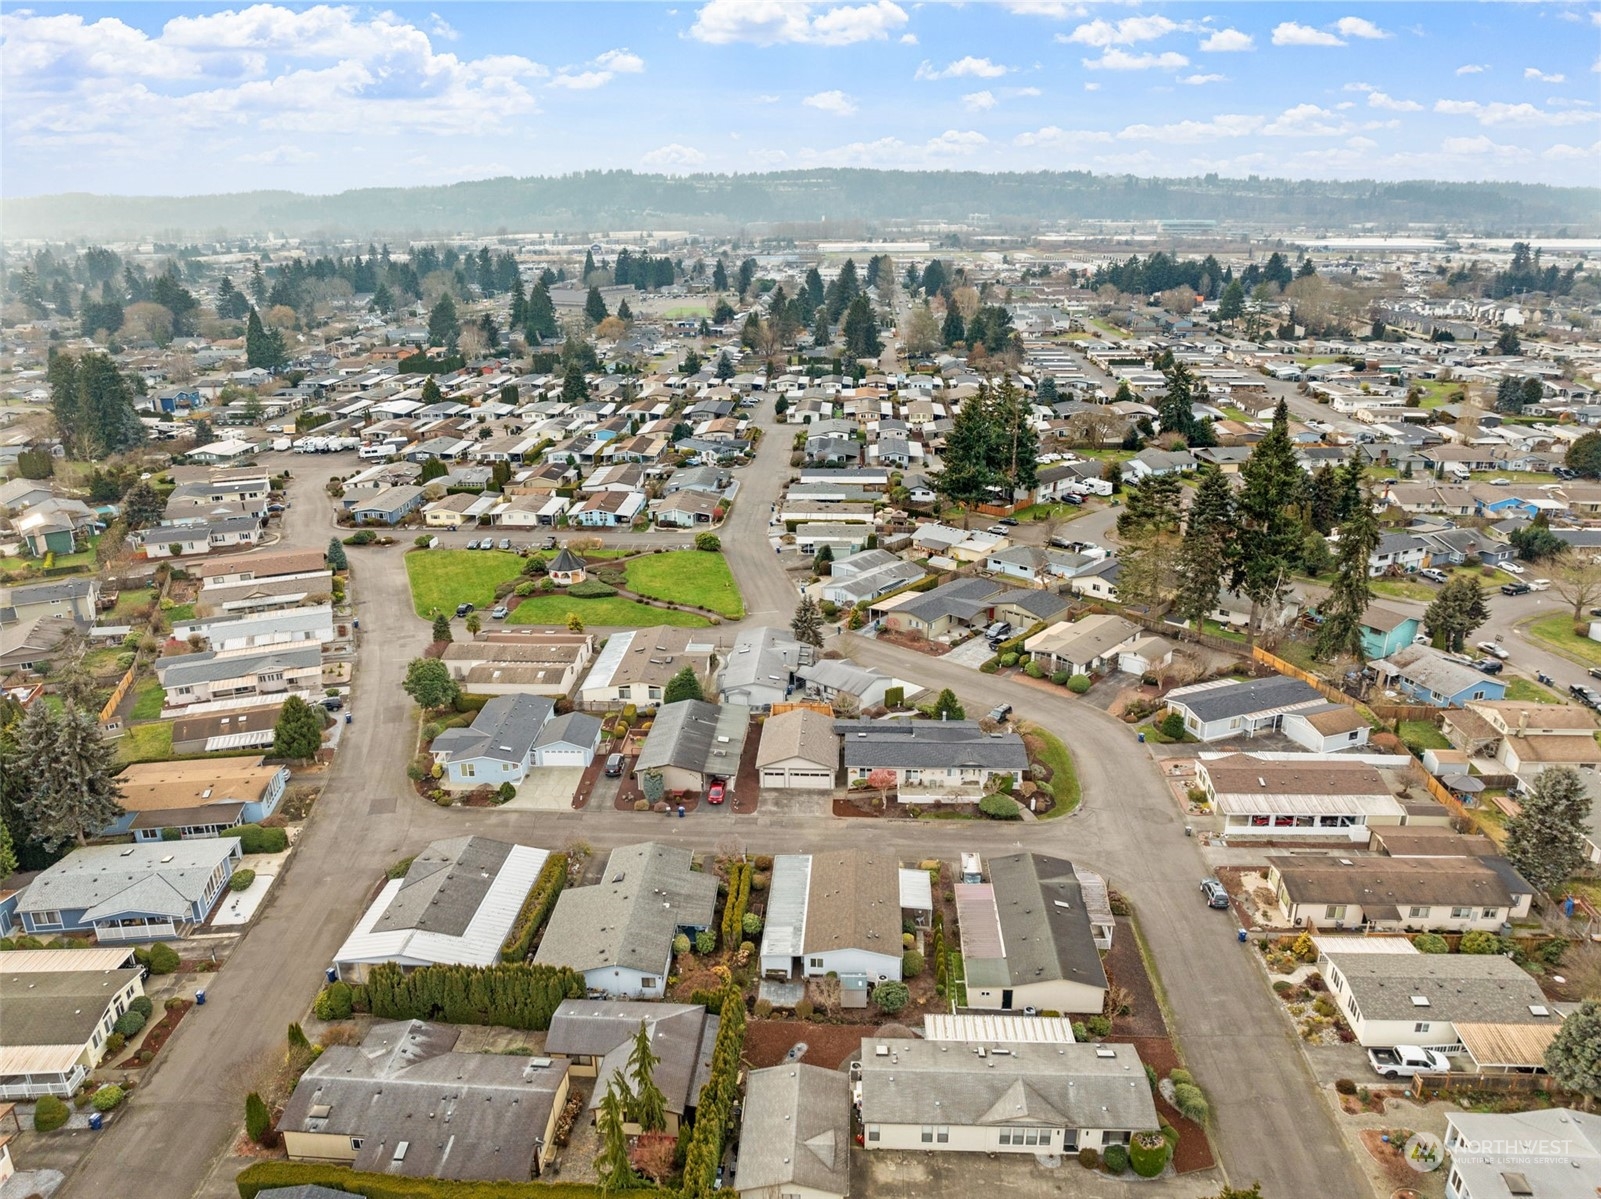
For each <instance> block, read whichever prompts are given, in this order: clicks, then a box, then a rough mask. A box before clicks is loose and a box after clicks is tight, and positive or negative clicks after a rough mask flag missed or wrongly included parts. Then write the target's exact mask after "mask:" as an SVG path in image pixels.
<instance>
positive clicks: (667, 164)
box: [639, 142, 706, 170]
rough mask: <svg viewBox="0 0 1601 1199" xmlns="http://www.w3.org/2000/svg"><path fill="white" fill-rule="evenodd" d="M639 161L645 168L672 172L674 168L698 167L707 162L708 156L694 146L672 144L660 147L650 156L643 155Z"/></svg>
mask: <svg viewBox="0 0 1601 1199" xmlns="http://www.w3.org/2000/svg"><path fill="white" fill-rule="evenodd" d="M639 161H640V164H641V165H643V166H647V167H656V168H658V169H664V168H665V169H669V170H670V169H671V168H673V167H698V166H700V165H701V164H702V163H703V162H705V161H706V155H705V154H703V153H701V152H700V151H699V150H697V149H695V147H694V146H684V145H680V144H679V143H678V142H672V143H670V144H668V145H665V146H659V147H657V148H656V149H654V150H652V151H650V153H648V154H642V155H641V156H640V159H639Z"/></svg>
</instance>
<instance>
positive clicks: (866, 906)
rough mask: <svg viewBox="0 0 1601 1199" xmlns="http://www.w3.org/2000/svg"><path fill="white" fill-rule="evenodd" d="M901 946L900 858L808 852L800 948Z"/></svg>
mask: <svg viewBox="0 0 1601 1199" xmlns="http://www.w3.org/2000/svg"><path fill="white" fill-rule="evenodd" d="M833 949H867V950H872V951H873V952H875V953H887V954H891V955H898V954H899V953H900V951H901V893H900V864H899V863H898V862H897V861H895V859H893V858H889V857H884V856H881V855H879V854H876V853H873V852H871V851H869V850H858V849H847V850H834V851H832V852H829V853H816V854H813V855H812V875H811V887H810V889H809V891H808V892H807V899H806V940H805V945H804V948H803V952H805V953H823V952H827V951H828V950H833Z"/></svg>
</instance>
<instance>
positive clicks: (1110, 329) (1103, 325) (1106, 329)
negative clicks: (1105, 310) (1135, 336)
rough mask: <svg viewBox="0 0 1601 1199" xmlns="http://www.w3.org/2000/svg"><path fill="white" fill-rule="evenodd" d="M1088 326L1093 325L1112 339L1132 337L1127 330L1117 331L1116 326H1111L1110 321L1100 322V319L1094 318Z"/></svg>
mask: <svg viewBox="0 0 1601 1199" xmlns="http://www.w3.org/2000/svg"><path fill="white" fill-rule="evenodd" d="M1090 324H1092V325H1094V326H1095V327H1096V328H1097V329H1099V330H1100V331H1101V332H1102V333H1109V334H1111V335H1112V336H1113V337H1130V336H1132V334H1130V333H1129V331H1128V330H1127V329H1119V328H1118V327H1117V326H1116V325H1114V324H1112V322H1111V321H1103V320H1101V318H1100V317H1096V318H1095V319H1094V320H1092V321H1091V322H1090Z"/></svg>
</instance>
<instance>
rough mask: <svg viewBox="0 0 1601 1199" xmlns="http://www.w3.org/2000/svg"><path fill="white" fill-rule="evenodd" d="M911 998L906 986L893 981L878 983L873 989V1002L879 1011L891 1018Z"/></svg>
mask: <svg viewBox="0 0 1601 1199" xmlns="http://www.w3.org/2000/svg"><path fill="white" fill-rule="evenodd" d="M911 997H912V995H911V992H910V991H908V990H907V989H906V984H905V983H899V982H895V981H894V980H891V981H889V982H885V983H879V984H878V986H876V987H874V988H873V1002H874V1003H876V1004H878V1007H879V1010H880V1011H882V1012H887V1013H888V1014H889V1015H891V1016H893V1015H894V1014H895V1013H896V1012H898V1011H900V1010H901V1009H902V1008H903V1007H905V1006H906V1004H907V1002H908V1001H909V1000H910V999H911Z"/></svg>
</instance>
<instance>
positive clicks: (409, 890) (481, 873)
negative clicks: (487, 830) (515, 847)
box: [372, 837, 512, 937]
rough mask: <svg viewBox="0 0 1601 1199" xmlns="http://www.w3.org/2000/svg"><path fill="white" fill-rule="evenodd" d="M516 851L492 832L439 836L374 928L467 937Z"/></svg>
mask: <svg viewBox="0 0 1601 1199" xmlns="http://www.w3.org/2000/svg"><path fill="white" fill-rule="evenodd" d="M511 851H512V846H510V845H508V844H507V843H506V842H504V841H492V840H490V839H489V838H488V837H452V838H450V839H449V840H447V841H435V842H434V843H433V844H431V845H429V846H428V848H427V849H425V850H423V851H422V852H421V853H420V854H418V855H417V856H416V857H415V858H413V859H412V863H411V866H410V868H409V869H408V870H407V871H406V877H405V878H404V879H403V880H402V881H401V884H400V890H399V891H398V892H396V893H395V897H394V899H392V900H390V901H389V906H388V907H387V908H385V909H384V913H383V915H382V916H380V917H378V919H377V921H376V922H375V923H374V924H373V926H372V931H373V932H379V933H387V932H396V931H399V930H401V929H419V930H421V931H423V932H434V933H443V934H445V935H446V936H451V937H459V936H461V935H462V934H463V933H464V932H466V931H467V926H468V925H469V924H471V923H472V918H473V914H474V913H476V912H477V911H478V908H479V906H480V905H481V904H482V903H483V901H484V896H485V895H487V894H488V893H489V887H490V884H492V883H493V882H494V881H495V875H496V874H498V873H499V871H500V868H501V866H502V864H504V862H505V861H506V858H507V856H508V855H509V854H510V853H511Z"/></svg>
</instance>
